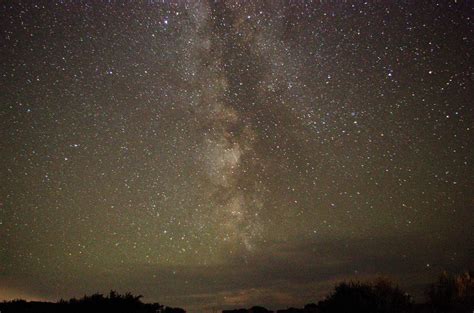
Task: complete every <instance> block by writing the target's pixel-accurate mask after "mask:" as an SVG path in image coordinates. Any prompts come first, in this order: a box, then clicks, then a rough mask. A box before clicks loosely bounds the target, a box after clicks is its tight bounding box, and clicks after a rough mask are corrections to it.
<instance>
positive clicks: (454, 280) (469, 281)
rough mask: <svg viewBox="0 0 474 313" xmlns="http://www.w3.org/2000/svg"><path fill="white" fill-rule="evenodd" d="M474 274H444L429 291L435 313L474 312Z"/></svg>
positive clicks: (430, 302) (429, 300)
mask: <svg viewBox="0 0 474 313" xmlns="http://www.w3.org/2000/svg"><path fill="white" fill-rule="evenodd" d="M473 276H474V272H466V273H464V274H461V275H457V276H453V275H450V274H448V273H446V272H444V273H443V274H442V275H441V276H440V277H439V280H438V282H437V283H435V284H432V285H430V287H429V288H428V291H427V295H428V303H429V305H430V307H431V310H432V312H434V313H448V312H459V313H464V312H469V313H471V312H473V310H474V279H473Z"/></svg>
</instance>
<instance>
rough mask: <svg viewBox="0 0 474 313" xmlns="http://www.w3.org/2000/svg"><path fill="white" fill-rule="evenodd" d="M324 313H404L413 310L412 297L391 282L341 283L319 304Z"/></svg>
mask: <svg viewBox="0 0 474 313" xmlns="http://www.w3.org/2000/svg"><path fill="white" fill-rule="evenodd" d="M318 306H319V308H320V310H321V312H323V313H333V312H334V313H336V312H337V313H340V312H345V313H403V312H409V311H410V310H411V308H412V301H411V299H410V297H409V296H408V295H407V294H406V293H404V292H402V291H401V290H400V289H399V288H398V287H396V286H395V287H394V286H392V284H391V283H390V282H389V281H386V280H378V281H377V282H375V283H374V284H364V283H353V282H351V283H345V282H344V283H341V284H339V285H338V286H336V288H335V291H334V293H332V294H331V295H330V296H329V297H327V298H326V299H325V300H323V301H321V302H320V303H319V305H318Z"/></svg>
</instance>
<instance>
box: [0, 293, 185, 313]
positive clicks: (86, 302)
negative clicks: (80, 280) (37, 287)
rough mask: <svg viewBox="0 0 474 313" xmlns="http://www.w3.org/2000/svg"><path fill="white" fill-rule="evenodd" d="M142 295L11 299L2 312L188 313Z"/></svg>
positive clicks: (0, 308) (114, 294)
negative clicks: (149, 300)
mask: <svg viewBox="0 0 474 313" xmlns="http://www.w3.org/2000/svg"><path fill="white" fill-rule="evenodd" d="M141 298H142V296H141V295H140V296H134V295H132V294H131V293H126V294H124V295H121V294H118V293H117V292H115V291H111V292H110V294H109V295H108V296H107V297H106V296H104V295H102V294H93V295H91V296H84V297H82V298H81V299H75V298H72V299H70V300H69V301H66V300H63V299H61V300H60V301H58V302H57V303H51V302H34V301H32V302H26V301H22V300H21V301H9V302H3V303H1V304H0V311H1V312H2V313H63V312H68V313H106V312H113V313H186V311H184V310H183V309H180V308H170V307H164V306H163V305H161V304H159V303H143V302H141V300H140V299H141Z"/></svg>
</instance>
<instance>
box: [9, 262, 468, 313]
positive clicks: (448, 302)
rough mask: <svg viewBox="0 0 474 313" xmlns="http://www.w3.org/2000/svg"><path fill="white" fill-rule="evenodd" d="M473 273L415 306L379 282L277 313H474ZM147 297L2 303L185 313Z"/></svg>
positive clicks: (436, 288) (75, 311)
mask: <svg viewBox="0 0 474 313" xmlns="http://www.w3.org/2000/svg"><path fill="white" fill-rule="evenodd" d="M473 278H474V272H472V271H470V272H465V273H463V274H460V275H451V274H448V273H446V272H445V273H443V274H442V275H441V276H440V277H439V279H438V281H437V282H435V283H433V284H431V285H429V287H428V288H427V289H426V301H425V302H424V303H414V301H413V298H412V297H411V296H410V295H409V294H408V293H406V292H404V291H403V290H402V289H400V287H398V286H396V285H394V284H392V283H391V282H390V281H388V280H385V279H377V280H375V281H374V282H368V283H361V282H342V283H339V284H338V285H337V286H336V287H335V289H334V291H333V292H332V293H330V294H329V295H328V296H327V297H326V298H325V299H324V300H321V301H319V302H318V303H317V304H315V303H310V304H307V305H305V306H304V307H303V308H288V309H283V310H277V311H276V313H472V312H474V279H473ZM141 298H142V296H141V295H140V296H134V295H132V294H131V293H125V294H123V295H121V294H118V293H117V292H115V291H111V292H110V293H109V294H108V295H106V296H104V295H102V294H93V295H91V296H84V297H82V298H80V299H75V298H72V299H70V300H60V301H58V302H55V303H53V302H38V301H30V302H28V301H25V300H13V301H4V302H2V303H0V312H1V313H63V312H68V313H86V312H87V313H99V312H100V313H105V312H114V313H186V311H185V310H184V309H181V308H172V307H167V306H164V305H161V304H159V303H143V302H142V301H141ZM222 313H274V312H273V311H270V310H268V309H266V308H264V307H261V306H254V307H251V308H249V309H236V310H224V311H222Z"/></svg>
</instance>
